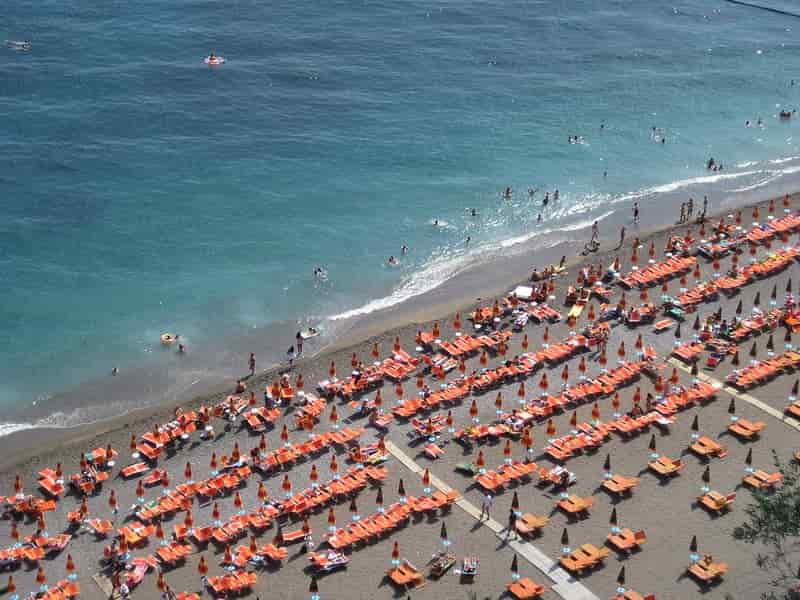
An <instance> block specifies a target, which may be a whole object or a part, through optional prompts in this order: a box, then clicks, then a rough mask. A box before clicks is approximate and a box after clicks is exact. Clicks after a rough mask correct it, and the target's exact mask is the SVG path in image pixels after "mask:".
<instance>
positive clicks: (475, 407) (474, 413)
mask: <svg viewBox="0 0 800 600" xmlns="http://www.w3.org/2000/svg"><path fill="white" fill-rule="evenodd" d="M469 416H470V417H472V418H473V419H474V418H476V417H477V416H478V403H477V402H476V400H475V399H474V398H473V399H472V404H471V405H470V407H469Z"/></svg>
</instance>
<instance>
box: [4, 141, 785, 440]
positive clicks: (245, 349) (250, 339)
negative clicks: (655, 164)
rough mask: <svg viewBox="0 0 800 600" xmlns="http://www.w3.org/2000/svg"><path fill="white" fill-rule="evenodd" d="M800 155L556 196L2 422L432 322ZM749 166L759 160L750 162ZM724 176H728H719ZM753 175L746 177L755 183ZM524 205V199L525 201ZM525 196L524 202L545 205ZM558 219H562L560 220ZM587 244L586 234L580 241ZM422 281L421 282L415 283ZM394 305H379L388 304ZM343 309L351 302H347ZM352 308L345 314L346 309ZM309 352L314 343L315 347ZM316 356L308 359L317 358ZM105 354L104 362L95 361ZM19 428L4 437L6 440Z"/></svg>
mask: <svg viewBox="0 0 800 600" xmlns="http://www.w3.org/2000/svg"><path fill="white" fill-rule="evenodd" d="M795 158H797V157H789V158H786V159H780V160H779V161H767V162H765V163H764V164H763V166H762V167H761V168H759V169H757V170H755V171H744V172H739V173H737V172H730V173H725V174H724V175H721V174H713V175H709V174H707V173H706V174H700V175H696V176H694V177H690V178H687V179H682V180H679V181H676V182H673V183H670V184H664V185H656V186H653V187H648V188H643V189H641V190H639V191H636V192H626V193H623V194H622V195H619V196H613V197H609V198H607V199H606V200H605V201H602V202H599V203H598V202H596V200H597V199H594V200H587V202H586V203H584V204H580V203H579V204H578V205H571V204H564V205H556V206H553V207H552V208H553V210H555V211H556V213H555V214H554V215H552V218H554V219H556V220H555V221H552V222H550V221H548V220H547V219H546V220H545V221H543V222H542V225H541V229H539V226H536V227H531V228H530V229H529V230H528V231H527V232H526V233H525V234H524V235H521V236H518V237H516V238H509V239H505V238H503V239H492V240H488V241H480V240H476V245H475V246H474V247H473V250H471V251H465V252H464V254H463V255H454V256H449V255H448V256H446V257H445V258H443V259H442V260H441V261H436V262H432V259H431V261H429V262H428V263H426V264H425V265H423V266H422V267H421V268H420V269H418V270H416V271H414V272H412V273H410V274H405V275H403V276H402V278H401V279H400V280H398V281H396V282H395V284H394V287H392V288H390V289H388V290H387V291H386V292H385V293H384V294H383V295H381V294H378V295H377V296H375V297H374V298H370V299H367V300H366V301H363V302H357V303H355V305H354V307H352V306H351V307H349V308H347V309H346V310H344V311H343V312H339V311H337V310H333V311H331V314H328V315H326V316H317V317H313V318H312V317H309V316H308V315H305V316H301V318H300V319H294V320H286V321H277V322H273V323H267V324H261V325H252V326H249V325H248V326H245V325H244V324H243V325H242V326H241V327H236V328H234V329H233V330H230V331H226V332H225V333H224V334H222V335H216V336H215V337H213V338H210V339H202V340H199V341H198V343H197V345H194V344H193V340H192V339H189V340H188V341H189V348H190V351H189V353H188V354H187V355H185V356H180V357H179V356H176V355H175V353H174V352H172V353H170V352H168V351H166V350H165V349H164V348H163V347H161V346H160V344H158V343H157V341H156V342H154V343H151V344H149V345H148V346H147V347H145V348H144V354H142V355H140V356H139V358H136V357H134V358H133V359H132V361H131V362H129V363H128V364H124V363H123V364H114V363H113V362H110V363H109V364H107V365H106V368H107V371H106V370H105V369H103V371H104V373H101V374H96V375H94V376H92V377H91V378H90V379H87V380H84V381H81V382H79V383H77V384H75V385H68V386H67V387H66V389H57V390H56V391H54V392H48V391H46V388H45V391H42V392H38V393H40V394H41V395H40V396H39V397H38V398H36V399H34V398H30V399H28V400H27V401H23V400H22V399H20V400H19V401H16V402H14V403H13V404H11V405H9V406H8V407H7V408H6V414H5V415H4V416H5V419H4V421H3V423H2V425H3V426H5V430H3V429H2V428H0V431H8V430H13V429H15V428H17V427H18V428H19V429H18V431H19V432H22V433H24V432H35V431H40V430H45V431H63V430H73V429H76V428H83V427H86V426H97V424H98V423H100V422H105V421H108V420H114V419H117V418H119V417H124V416H125V415H128V414H134V413H139V412H141V411H142V410H147V409H150V410H157V409H158V407H159V406H162V405H174V404H179V403H184V402H190V401H191V400H192V399H193V398H195V397H197V396H198V395H204V394H207V393H210V391H211V390H214V389H216V388H217V387H219V386H220V385H223V384H224V382H226V381H229V380H234V379H235V378H236V377H238V376H240V374H241V373H242V366H243V365H246V363H247V356H248V354H249V352H255V354H256V356H257V358H258V362H259V364H260V365H269V366H267V368H266V369H262V370H264V371H265V372H266V371H269V370H272V369H279V368H280V364H282V361H283V359H284V356H285V348H286V347H287V346H288V345H289V344H291V343H293V341H294V332H295V331H297V329H299V328H301V327H304V326H307V325H313V326H315V327H318V328H320V329H321V331H322V335H321V336H320V337H319V338H316V339H315V340H310V341H309V342H308V343H307V344H306V350H307V352H308V353H309V354H311V356H309V357H308V358H313V356H315V355H316V354H318V353H319V352H323V351H331V350H332V349H335V348H338V347H340V346H341V345H342V344H343V343H344V344H351V343H355V342H356V341H358V340H361V339H365V338H368V337H370V336H373V335H379V334H381V333H382V332H383V331H385V330H386V329H389V328H392V327H400V326H402V325H404V324H405V323H407V322H411V321H426V320H432V319H434V318H436V317H437V316H438V315H440V314H444V313H445V312H448V311H450V310H453V307H454V306H462V305H469V304H470V303H471V302H473V301H474V299H475V298H477V297H486V296H491V295H496V294H498V293H500V292H501V291H506V290H505V288H507V287H508V282H509V281H515V280H521V279H524V278H526V276H527V274H528V273H529V270H530V268H531V264H532V261H531V260H529V257H531V256H536V257H537V261H541V263H542V264H544V263H546V262H548V261H549V262H553V261H557V260H558V259H559V258H560V257H561V255H564V254H566V255H567V256H570V248H571V245H572V244H574V240H575V239H583V238H588V230H589V227H590V225H591V222H592V220H594V219H597V220H599V221H600V228H601V234H602V235H601V241H603V242H604V243H616V240H617V237H616V236H617V232H618V231H619V228H620V227H621V226H623V225H624V226H625V227H627V228H628V230H629V231H628V238H629V239H630V238H632V237H633V236H634V235H639V236H640V237H644V236H649V235H652V234H653V232H656V231H662V230H664V229H665V228H668V227H673V226H675V224H674V223H673V219H674V217H675V216H676V213H677V205H678V203H679V202H680V201H682V200H685V198H686V197H689V196H694V197H695V198H696V199H697V200H698V204H699V202H700V199H701V198H702V196H703V195H705V194H706V193H707V194H708V195H709V197H710V198H711V207H710V212H711V213H720V214H721V213H726V212H730V211H731V210H733V209H735V208H741V207H744V206H750V205H752V204H753V203H757V202H761V201H764V200H767V199H769V198H778V197H782V196H783V195H784V193H787V192H792V191H794V190H795V189H798V183H796V182H795V183H793V178H792V177H789V176H788V175H790V173H793V172H794V171H795V170H797V169H800V167H797V168H795V167H789V168H787V170H786V172H785V173H783V175H786V177H783V176H781V177H778V178H777V179H775V178H774V176H775V174H774V173H772V171H771V169H772V168H773V166H774V164H775V163H777V164H781V165H782V166H781V169H783V164H784V163H785V162H786V161H792V160H794V159H795ZM742 166H743V167H745V166H747V167H748V168H749V166H750V165H742ZM769 173H772V174H770V175H769V176H768V177H767V178H766V179H764V180H761V181H760V182H757V183H756V185H755V186H745V187H743V188H734V189H727V188H726V187H724V186H723V188H722V189H718V188H717V185H718V181H723V180H724V181H727V180H728V179H731V178H732V180H733V181H735V182H737V183H736V185H739V183H742V182H739V178H740V177H743V178H745V180H746V181H749V180H750V178H752V176H753V175H757V176H758V177H761V176H762V175H766V174H769ZM720 178H725V179H720ZM746 181H745V182H746ZM634 201H638V202H639V204H640V208H641V213H642V221H641V223H640V225H639V226H638V227H636V226H633V225H632V224H631V222H630V218H629V217H630V214H631V212H630V210H631V207H632V205H633V202H634ZM523 204H524V203H523ZM535 205H538V203H535V202H534V203H533V204H532V205H531V206H528V205H521V206H518V207H517V208H516V209H515V210H517V211H526V210H530V209H533V210H538V208H536V207H535ZM557 227H558V228H557ZM580 245H581V246H582V242H581V243H580ZM415 288H417V289H415ZM385 303H386V304H388V307H386V308H378V307H380V306H381V305H383V304H385ZM338 308H339V309H340V310H341V309H342V308H343V307H338ZM346 314H350V315H353V316H350V317H347V318H340V317H341V316H342V315H346ZM309 351H310V352H309ZM308 358H307V359H308ZM95 362H97V361H95ZM115 366H116V367H121V370H120V372H119V374H118V375H117V376H116V377H113V378H112V377H109V376H108V373H109V372H110V371H111V369H112V367H115ZM9 435H14V434H13V433H11V434H5V435H2V436H0V440H2V439H3V438H5V437H8V436H9Z"/></svg>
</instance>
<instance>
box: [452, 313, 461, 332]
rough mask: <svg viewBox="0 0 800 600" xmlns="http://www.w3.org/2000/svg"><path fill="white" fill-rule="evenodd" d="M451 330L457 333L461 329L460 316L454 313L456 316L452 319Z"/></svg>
mask: <svg viewBox="0 0 800 600" xmlns="http://www.w3.org/2000/svg"><path fill="white" fill-rule="evenodd" d="M453 328H454V329H455V330H456V331H459V330H460V329H461V315H460V314H458V313H456V316H455V318H454V319H453Z"/></svg>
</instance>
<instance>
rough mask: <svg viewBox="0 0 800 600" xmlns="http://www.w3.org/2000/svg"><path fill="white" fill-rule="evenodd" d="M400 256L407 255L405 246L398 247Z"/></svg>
mask: <svg viewBox="0 0 800 600" xmlns="http://www.w3.org/2000/svg"><path fill="white" fill-rule="evenodd" d="M400 254H408V246H406V245H405V244H403V245H402V246H401V247H400Z"/></svg>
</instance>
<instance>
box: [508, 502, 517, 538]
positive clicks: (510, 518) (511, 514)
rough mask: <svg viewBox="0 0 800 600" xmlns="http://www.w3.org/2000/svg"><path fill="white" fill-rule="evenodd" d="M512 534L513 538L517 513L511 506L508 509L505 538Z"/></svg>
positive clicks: (515, 533) (515, 531) (515, 532)
mask: <svg viewBox="0 0 800 600" xmlns="http://www.w3.org/2000/svg"><path fill="white" fill-rule="evenodd" d="M511 534H513V535H514V538H515V539H516V537H517V514H516V513H515V512H514V509H513V508H509V509H508V527H506V539H508V538H509V536H511Z"/></svg>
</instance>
